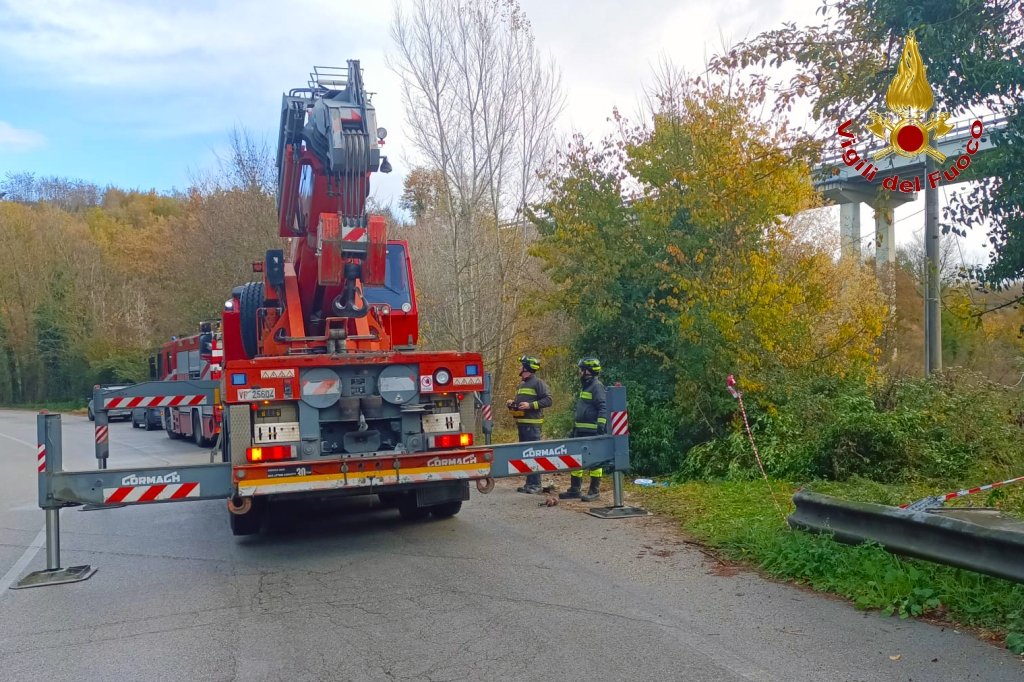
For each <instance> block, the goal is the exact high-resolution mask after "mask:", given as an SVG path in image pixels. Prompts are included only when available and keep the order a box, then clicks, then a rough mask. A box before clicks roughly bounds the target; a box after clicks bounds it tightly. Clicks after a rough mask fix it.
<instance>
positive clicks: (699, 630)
mask: <svg viewBox="0 0 1024 682" xmlns="http://www.w3.org/2000/svg"><path fill="white" fill-rule="evenodd" d="M63 422H64V434H63V440H64V450H65V460H66V464H65V468H68V469H72V468H75V469H88V468H94V467H95V460H94V459H93V457H92V450H91V446H92V425H91V424H90V423H89V422H88V421H86V419H85V418H84V417H74V416H67V415H65V416H64V418H63ZM202 461H207V455H206V454H205V451H202V450H200V449H198V448H196V447H195V446H194V445H190V444H186V443H178V442H173V441H170V440H168V439H167V437H166V435H164V434H163V433H162V432H159V431H153V432H148V433H147V432H145V431H141V430H134V429H132V428H131V425H130V424H128V423H117V424H113V425H112V426H111V460H110V466H111V467H112V468H113V467H120V466H136V465H143V464H145V463H147V462H149V463H151V464H154V465H155V464H164V463H167V462H175V463H186V462H202ZM516 482H517V481H515V480H503V481H499V484H498V486H497V487H496V489H495V490H494V491H493V492H492V493H491V494H489V495H480V494H478V493H477V492H476V491H475V490H474V491H473V499H472V500H471V501H470V502H468V503H466V504H465V506H464V507H463V510H462V512H461V513H460V514H459V515H458V516H456V517H454V518H452V519H447V520H442V521H434V520H432V521H427V522H423V523H406V522H403V521H401V520H400V519H399V518H398V514H397V512H395V511H393V510H386V509H382V508H380V507H379V506H378V505H377V504H376V502H375V501H366V502H362V501H359V502H351V501H350V502H348V503H346V504H343V505H333V506H330V507H326V508H325V507H322V506H321V507H316V506H285V507H282V508H281V509H280V510H279V511H278V512H277V513H276V515H275V518H274V520H273V522H272V524H271V527H270V528H269V529H268V531H266V532H265V533H264V534H263V535H260V536H255V537H245V538H234V537H233V536H232V535H231V533H230V530H229V529H228V524H227V518H226V514H227V512H226V510H225V509H224V504H223V503H222V502H186V503H174V504H159V505H148V506H147V505H143V506H134V507H125V508H121V509H106V510H99V511H80V510H79V509H66V510H64V511H62V513H61V524H62V528H61V530H62V559H63V562H62V563H63V565H65V566H69V565H76V564H91V565H93V566H95V567H96V568H97V569H98V570H97V573H96V574H95V575H94V576H93V577H92V578H90V579H89V580H87V581H84V582H80V583H75V584H68V585H58V586H49V587H40V588H33V589H28V590H9V589H6V587H7V585H8V584H10V582H11V581H12V580H17V578H20V577H21V576H22V575H24V574H25V573H26V572H28V571H31V570H37V569H40V568H43V567H45V551H43V550H41V549H38V547H37V546H38V545H40V544H41V540H42V538H41V536H40V531H41V529H42V526H43V514H42V512H41V511H40V510H39V509H38V508H36V475H35V415H34V414H33V413H30V412H13V411H0V576H4V575H5V574H6V577H4V578H3V579H2V580H3V581H5V582H4V583H3V584H2V585H0V587H3V590H2V591H0V680H12V681H17V682H27V681H34V680H40V681H43V680H45V681H46V682H55V681H57V680H75V681H79V680H90V681H99V680H189V681H190V682H191V681H198V680H288V681H289V682H291V681H293V680H429V681H441V680H503V681H504V680H616V681H617V680H695V681H699V680H713V681H714V682H731V681H734V680H807V681H814V682H818V681H823V680H829V681H833V680H835V681H843V680H850V681H853V680H858V681H859V680H922V681H924V680H929V681H941V680H958V681H961V680H985V681H1000V680H1018V681H1019V680H1021V679H1024V664H1022V662H1021V660H1020V659H1019V658H1018V657H1016V656H1014V655H1012V654H1010V653H1009V652H1007V651H1005V650H1003V649H1000V648H997V647H994V646H991V645H988V644H985V643H983V642H981V641H979V640H978V639H977V638H976V637H974V636H973V635H971V634H969V633H960V632H956V631H953V630H951V629H944V628H940V627H936V626H932V625H929V624H926V623H920V622H913V621H900V620H899V619H898V618H885V617H881V616H879V615H877V614H873V613H862V612H858V611H856V610H855V609H853V608H852V607H851V606H849V605H847V604H845V603H843V602H840V601H838V600H834V599H830V598H827V597H823V596H819V595H815V594H812V593H809V592H807V591H804V590H800V589H797V588H793V587H789V586H786V585H779V584H775V583H772V582H768V581H765V580H762V579H760V578H759V577H757V576H756V575H753V574H751V573H747V572H737V571H735V570H729V569H724V568H723V567H721V566H718V565H716V564H715V562H714V561H712V560H710V559H708V558H707V557H706V556H705V555H703V554H702V553H700V552H699V551H697V550H696V549H694V548H693V547H692V546H691V545H688V544H685V543H684V542H683V538H682V537H681V536H679V535H678V534H677V533H676V532H675V531H674V530H673V529H672V528H671V527H669V525H668V524H667V523H665V522H663V521H662V520H660V519H658V518H656V517H649V518H643V519H628V520H615V521H607V520H601V519H597V518H594V517H592V516H589V515H586V514H584V513H582V509H583V505H581V504H579V503H572V504H564V503H563V504H562V505H559V506H557V507H554V508H547V507H542V506H539V505H538V502H539V499H538V497H536V496H527V495H521V494H517V493H516V492H515V491H514V486H515V483H516ZM608 497H609V496H608V495H607V494H606V503H607V498H608Z"/></svg>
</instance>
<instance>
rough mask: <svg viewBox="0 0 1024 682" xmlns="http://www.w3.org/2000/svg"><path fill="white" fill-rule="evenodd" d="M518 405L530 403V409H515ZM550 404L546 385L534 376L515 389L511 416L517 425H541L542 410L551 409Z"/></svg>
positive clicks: (549, 393) (542, 419)
mask: <svg viewBox="0 0 1024 682" xmlns="http://www.w3.org/2000/svg"><path fill="white" fill-rule="evenodd" d="M519 403H530V409H529V410H520V409H517V408H516V406H517V405H519ZM552 403H553V401H552V399H551V392H550V391H549V390H548V385H547V384H545V383H544V382H543V381H541V380H540V379H538V378H537V375H536V374H534V375H533V376H531V377H530V378H529V379H527V380H526V381H523V382H521V383H520V384H519V386H518V387H517V388H516V394H515V396H514V397H513V398H512V404H513V407H512V416H513V417H515V420H516V423H517V424H543V423H544V408H545V407H551V405H552Z"/></svg>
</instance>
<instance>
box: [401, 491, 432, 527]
mask: <svg viewBox="0 0 1024 682" xmlns="http://www.w3.org/2000/svg"><path fill="white" fill-rule="evenodd" d="M398 514H399V515H400V516H401V517H402V519H403V520H405V521H422V520H423V519H425V518H427V516H428V515H429V514H430V507H417V506H416V494H415V493H406V494H405V495H404V496H403V497H402V499H401V501H400V502H399V503H398Z"/></svg>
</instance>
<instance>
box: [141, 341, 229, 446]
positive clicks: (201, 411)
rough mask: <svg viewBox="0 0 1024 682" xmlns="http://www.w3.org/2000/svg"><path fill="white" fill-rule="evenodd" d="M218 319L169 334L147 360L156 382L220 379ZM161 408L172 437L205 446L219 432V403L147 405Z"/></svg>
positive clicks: (214, 439)
mask: <svg viewBox="0 0 1024 682" xmlns="http://www.w3.org/2000/svg"><path fill="white" fill-rule="evenodd" d="M219 326H220V323H219V322H203V323H202V324H200V328H199V333H198V334H193V335H192V336H183V337H173V338H172V339H171V340H170V341H168V342H167V343H165V344H164V345H162V346H161V347H160V350H159V351H158V352H157V354H156V357H155V358H153V359H152V360H151V363H150V367H151V373H152V374H153V375H154V378H155V379H157V380H160V381H189V380H195V379H209V380H213V381H217V380H219V379H220V378H221V371H222V369H221V368H222V364H223V357H224V347H223V342H222V340H221V334H220V332H219V330H216V331H215V329H216V328H217V327H219ZM149 409H159V410H162V411H163V425H164V430H165V431H166V432H167V436H168V437H169V438H172V439H175V440H177V439H179V438H188V439H190V440H192V441H193V442H194V443H195V444H196V445H198V446H199V447H209V446H210V445H213V444H214V443H215V442H216V441H217V437H218V435H219V434H220V413H221V408H220V406H214V405H206V406H201V407H163V408H149Z"/></svg>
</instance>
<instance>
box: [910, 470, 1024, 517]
mask: <svg viewBox="0 0 1024 682" xmlns="http://www.w3.org/2000/svg"><path fill="white" fill-rule="evenodd" d="M1021 481H1024V476H1017V477H1016V478H1010V479H1007V480H1005V481H999V482H997V483H989V484H988V485H979V486H977V487H976V488H965V489H964V490H957V491H956V492H952V493H946V494H945V495H934V496H932V497H926V498H924V499H923V500H918V501H917V502H909V503H907V504H901V505H900V509H923V508H925V507H930V506H932V505H935V504H938V505H940V506H941V505H942V504H943V503H945V502H949V501H950V500H955V499H956V498H958V497H967V496H968V495H973V494H975V493H980V492H981V491H982V490H993V489H995V488H1002V487H1003V486H1005V485H1010V484H1012V483H1019V482H1021Z"/></svg>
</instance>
